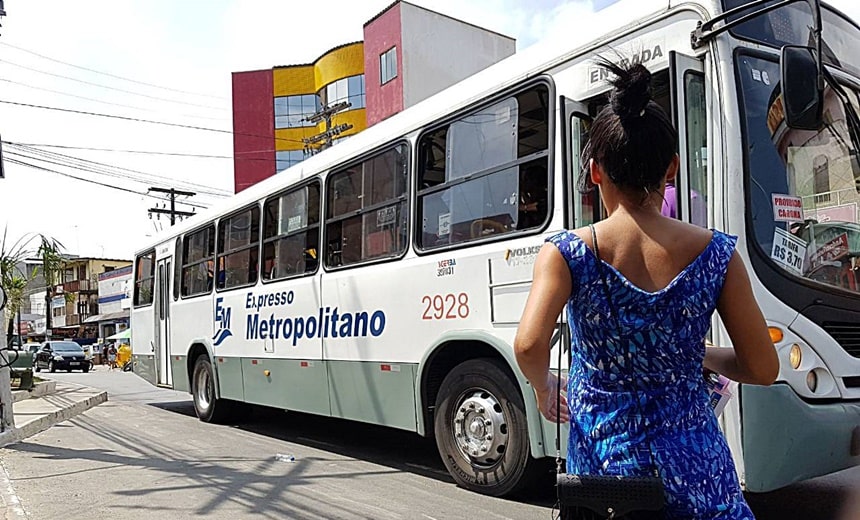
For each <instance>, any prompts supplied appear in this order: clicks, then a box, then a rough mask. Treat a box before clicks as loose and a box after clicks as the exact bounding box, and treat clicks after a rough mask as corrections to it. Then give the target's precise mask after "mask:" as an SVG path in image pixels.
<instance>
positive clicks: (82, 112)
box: [0, 99, 304, 144]
mask: <svg viewBox="0 0 860 520" xmlns="http://www.w3.org/2000/svg"><path fill="white" fill-rule="evenodd" d="M0 103H3V104H6V105H15V106H21V107H29V108H39V109H42V110H54V111H57V112H66V113H70V114H80V115H85V116H95V117H105V118H108V119H119V120H121V121H133V122H136V123H149V124H153V125H163V126H174V127H177V128H186V129H189V130H202V131H206V132H216V133H220V134H230V135H240V136H243V137H255V138H258V139H274V140H276V141H288V142H291V143H301V144H304V142H302V141H300V140H298V139H287V138H285V137H277V136H274V137H273V136H266V135H255V134H245V133H240V132H232V131H230V130H224V129H222V128H208V127H205V126H195V125H183V124H180V123H168V122H166V121H157V120H154V119H141V118H137V117H128V116H118V115H116V114H103V113H100V112H87V111H85V110H73V109H71V108H60V107H52V106H47V105H35V104H32V103H21V102H19V101H8V100H5V99H0Z"/></svg>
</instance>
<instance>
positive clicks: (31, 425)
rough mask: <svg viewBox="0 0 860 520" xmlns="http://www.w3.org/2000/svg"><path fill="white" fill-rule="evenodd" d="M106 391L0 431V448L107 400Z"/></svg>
mask: <svg viewBox="0 0 860 520" xmlns="http://www.w3.org/2000/svg"><path fill="white" fill-rule="evenodd" d="M107 397H108V395H107V392H104V391H102V392H99V393H98V394H95V395H92V396H90V397H87V398H86V399H83V400H82V401H78V402H76V403H74V404H72V405H70V406H67V407H65V408H61V409H60V410H57V411H54V412H51V413H47V414H45V415H43V416H42V417H39V418H38V419H34V420H33V421H30V422H28V423H26V424H24V425H23V426H21V427H16V428H14V429H13V430H10V431H7V432H3V433H0V448H2V447H5V446H8V445H9V444H12V443H15V442H18V441H21V440H24V439H26V438H27V437H32V436H33V435H36V434H37V433H40V432H43V431H45V430H47V429H48V428H50V427H51V426H53V425H55V424H57V423H60V422H63V421H66V420H68V419H71V418H72V417H75V416H77V415H80V414H82V413H84V412H85V411H87V410H89V409H90V408H92V407H94V406H97V405H99V404H101V403H104V402H105V401H107Z"/></svg>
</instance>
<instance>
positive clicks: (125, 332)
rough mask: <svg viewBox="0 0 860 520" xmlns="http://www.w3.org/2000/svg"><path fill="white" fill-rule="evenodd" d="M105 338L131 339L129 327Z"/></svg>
mask: <svg viewBox="0 0 860 520" xmlns="http://www.w3.org/2000/svg"><path fill="white" fill-rule="evenodd" d="M105 339H131V329H125V330H123V331H120V332H117V333H116V334H114V335H113V336H108V337H106V338H105Z"/></svg>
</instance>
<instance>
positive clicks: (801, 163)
mask: <svg viewBox="0 0 860 520" xmlns="http://www.w3.org/2000/svg"><path fill="white" fill-rule="evenodd" d="M737 69H738V70H737V73H738V78H739V82H740V90H741V103H742V104H743V107H742V108H743V114H744V116H745V123H746V136H747V142H746V143H745V148H746V151H747V154H748V163H747V167H748V168H749V171H748V175H747V186H746V189H747V190H748V200H749V201H750V207H749V209H748V218H750V219H751V221H752V230H753V233H754V237H753V238H754V239H755V241H756V242H757V243H758V245H759V246H760V247H761V249H762V251H763V253H764V254H765V255H766V256H768V257H769V258H770V260H771V261H772V262H773V263H774V264H776V265H777V266H778V267H779V268H781V269H782V270H784V271H785V272H787V273H789V274H790V275H793V276H796V277H802V278H805V279H807V280H811V281H814V282H817V283H818V284H821V285H822V288H824V287H827V288H836V289H837V290H843V291H849V292H851V293H854V294H860V225H858V222H860V162H858V157H860V155H858V154H860V150H858V144H857V143H856V142H855V141H856V140H855V141H852V139H851V135H850V133H849V125H848V117H847V114H848V113H849V110H851V108H850V107H853V110H854V111H856V112H860V97H858V91H857V90H856V88H853V87H852V86H851V85H848V84H846V83H842V84H841V86H842V90H843V91H844V92H843V93H839V92H837V91H836V90H834V89H833V88H831V87H830V86H828V87H827V88H826V90H825V93H824V100H825V104H824V126H823V128H821V129H820V130H819V131H804V130H795V129H790V128H788V127H787V126H786V125H785V117H784V111H783V105H782V97H781V94H780V92H781V88H780V81H779V79H780V68H779V63H778V60H777V59H775V58H774V59H768V58H764V57H754V56H750V55H744V54H741V55H739V56H738V59H737Z"/></svg>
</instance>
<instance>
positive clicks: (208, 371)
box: [191, 356, 232, 423]
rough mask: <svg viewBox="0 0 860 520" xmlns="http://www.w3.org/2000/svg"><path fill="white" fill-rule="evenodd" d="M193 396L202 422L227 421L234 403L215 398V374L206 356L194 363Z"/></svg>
mask: <svg viewBox="0 0 860 520" xmlns="http://www.w3.org/2000/svg"><path fill="white" fill-rule="evenodd" d="M191 395H192V397H193V398H194V411H195V412H196V413H197V417H198V418H199V419H200V420H201V421H203V422H214V423H220V422H224V420H226V419H227V416H228V415H229V410H228V408H229V407H230V405H231V404H232V403H230V402H229V401H225V400H224V399H216V398H215V374H214V373H213V371H212V363H210V362H209V358H207V357H206V356H200V357H198V358H197V361H196V362H195V363H194V372H193V375H192V378H191Z"/></svg>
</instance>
